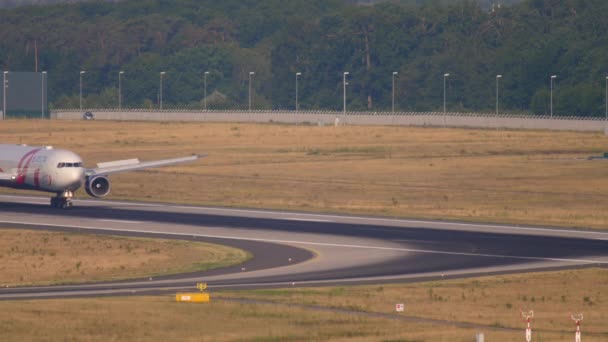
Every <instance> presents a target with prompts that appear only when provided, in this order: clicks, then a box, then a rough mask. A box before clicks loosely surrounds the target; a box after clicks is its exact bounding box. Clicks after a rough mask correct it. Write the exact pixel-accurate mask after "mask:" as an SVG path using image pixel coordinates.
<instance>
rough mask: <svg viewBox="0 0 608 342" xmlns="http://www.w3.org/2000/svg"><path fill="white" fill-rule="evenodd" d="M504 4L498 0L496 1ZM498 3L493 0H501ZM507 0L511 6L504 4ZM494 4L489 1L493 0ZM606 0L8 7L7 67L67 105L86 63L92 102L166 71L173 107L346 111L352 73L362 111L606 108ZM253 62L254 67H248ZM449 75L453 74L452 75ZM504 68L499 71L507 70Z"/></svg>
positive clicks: (144, 95)
mask: <svg viewBox="0 0 608 342" xmlns="http://www.w3.org/2000/svg"><path fill="white" fill-rule="evenodd" d="M495 2H498V1H495ZM495 2H492V3H495ZM506 2H508V1H502V2H500V3H506ZM486 4H487V3H486ZM607 18H608V2H607V1H605V0H525V1H522V2H519V3H516V4H512V5H502V6H500V7H498V6H491V7H489V8H486V7H483V6H481V5H480V3H479V2H477V1H466V0H463V1H441V0H436V1H433V0H428V1H415V0H409V1H408V0H402V1H394V2H393V1H388V2H381V3H379V4H375V5H373V6H357V5H351V4H348V3H347V2H346V1H343V0H290V1H281V0H264V1H258V0H223V1H216V0H172V1H168V0H137V1H135V0H125V1H120V2H117V3H108V2H103V1H97V2H85V3H78V4H70V5H67V4H63V5H52V6H35V7H22V8H15V9H7V10H1V11H0V23H1V25H2V30H0V66H1V67H2V69H3V70H11V71H35V70H36V67H37V68H38V71H41V70H46V71H47V72H48V75H49V76H48V80H49V100H50V102H51V103H52V106H53V107H55V108H66V107H77V106H78V94H79V76H80V74H79V73H80V70H85V71H86V73H85V74H84V75H83V82H84V89H85V90H84V94H85V95H84V96H85V104H86V106H87V107H115V106H116V105H117V93H118V73H119V71H124V74H123V76H122V77H123V78H122V94H123V104H124V106H128V107H137V108H141V107H146V108H147V107H150V108H152V107H155V106H157V102H158V93H159V88H160V86H159V74H160V72H161V71H165V72H166V74H165V75H164V76H165V77H164V84H163V91H164V95H163V99H164V100H163V102H164V105H165V106H166V107H180V108H200V107H201V106H202V103H203V102H202V101H203V94H204V92H203V88H204V86H203V84H204V78H205V77H204V72H205V71H208V72H209V74H208V75H207V94H208V97H207V103H208V106H209V108H246V107H247V104H248V94H249V93H248V89H249V80H250V79H251V80H252V82H251V86H252V93H253V98H254V99H255V100H254V107H255V108H256V109H262V108H263V109H270V108H273V109H282V108H287V109H293V108H294V106H295V101H294V97H295V84H296V76H295V75H296V73H301V75H300V76H299V77H298V87H299V103H300V108H301V109H330V110H339V109H341V108H342V92H343V84H342V82H343V77H344V75H343V73H344V72H345V71H348V72H349V75H348V77H347V82H348V86H347V94H348V95H347V102H348V108H349V109H352V110H374V111H376V110H378V111H382V110H390V108H391V99H392V97H391V95H392V77H393V72H397V73H398V74H397V76H396V78H395V93H396V96H395V98H396V103H395V107H396V108H397V109H398V110H415V111H433V110H442V108H443V89H444V88H443V87H444V80H445V81H446V93H447V102H448V110H450V111H493V110H494V108H495V101H496V97H495V96H496V84H497V82H498V81H499V89H500V107H501V110H502V111H508V112H531V113H535V114H544V113H547V112H548V110H549V82H550V76H551V75H557V78H556V79H555V80H554V93H553V96H554V111H556V112H558V113H560V114H573V115H603V113H604V96H605V82H606V78H605V77H606V75H607V72H608V70H607V69H608V65H607V64H608V59H607V58H606V57H605V56H606V55H607V52H608V44H606V40H608V36H607V35H606V34H605V32H606V31H607V29H608V19H607ZM250 72H255V74H253V75H250ZM445 73H449V74H450V76H449V77H444V74H445ZM498 74H500V75H502V78H500V79H499V80H498V79H497V78H496V75H498Z"/></svg>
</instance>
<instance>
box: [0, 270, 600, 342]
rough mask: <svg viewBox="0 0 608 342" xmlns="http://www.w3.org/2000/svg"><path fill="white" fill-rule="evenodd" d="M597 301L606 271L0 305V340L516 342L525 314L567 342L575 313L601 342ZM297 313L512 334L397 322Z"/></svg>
mask: <svg viewBox="0 0 608 342" xmlns="http://www.w3.org/2000/svg"><path fill="white" fill-rule="evenodd" d="M606 293H608V271H606V270H604V269H585V270H578V271H561V272H547V273H542V274H528V275H505V276H498V277H479V278H474V279H462V280H451V281H443V282H429V283H420V284H393V285H384V286H380V285H376V286H355V287H343V288H342V287H339V288H302V289H282V290H257V291H222V292H217V293H212V296H211V297H212V300H211V303H210V304H208V305H207V304H201V305H197V304H177V303H174V302H173V300H174V298H173V297H172V296H158V297H130V298H94V299H67V300H44V301H4V302H0V334H2V336H3V339H4V340H9V341H12V340H34V341H35V340H53V341H54V340H72V339H76V340H85V341H87V340H93V341H124V340H129V341H141V340H146V341H167V340H172V341H326V340H331V341H446V342H447V341H450V342H454V341H456V342H457V341H463V342H464V341H473V340H474V336H475V333H476V332H479V331H482V332H484V334H485V338H486V341H501V342H505V341H506V342H508V341H522V340H523V339H524V327H525V324H524V323H523V322H522V321H521V320H520V319H519V309H520V308H524V309H533V310H534V311H535V317H536V318H535V319H534V321H533V324H532V326H533V328H534V329H535V332H534V340H535V341H552V342H555V341H572V340H573V338H574V336H573V335H574V333H573V331H574V323H573V322H572V321H570V317H569V313H570V312H575V313H580V312H582V313H584V317H585V319H584V320H583V323H582V327H583V329H582V330H583V339H584V341H597V342H599V341H606V340H607V339H608V328H607V327H606V324H605V323H606V321H607V319H608V317H607V315H608V312H607V311H606V309H605V305H606V300H607V298H606ZM218 298H221V299H220V300H218ZM229 298H251V299H257V300H265V301H273V302H276V303H277V304H268V303H260V302H252V303H242V302H232V301H227V300H226V299H229ZM280 303H283V304H280ZM289 303H295V304H298V306H296V307H292V306H289V305H286V304H289ZM396 303H405V306H406V312H405V313H403V314H397V313H394V305H395V304H396ZM300 304H304V305H305V306H306V305H314V306H322V307H326V308H331V307H335V308H345V309H351V310H354V311H360V312H375V313H383V314H388V315H394V316H400V315H401V316H411V317H421V318H433V319H440V320H450V321H456V322H471V323H478V324H482V325H487V326H492V327H512V328H515V329H517V330H516V331H506V332H505V331H494V330H490V329H488V328H457V327H454V326H450V325H445V324H430V323H421V322H411V321H398V320H392V319H389V318H386V317H382V318H381V317H371V316H367V315H361V314H357V313H344V312H332V311H325V310H322V311H320V310H317V309H314V308H310V307H308V308H306V307H302V306H300ZM41 317H44V319H40V318H41Z"/></svg>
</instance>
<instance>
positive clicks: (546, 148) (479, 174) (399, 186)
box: [0, 120, 608, 229]
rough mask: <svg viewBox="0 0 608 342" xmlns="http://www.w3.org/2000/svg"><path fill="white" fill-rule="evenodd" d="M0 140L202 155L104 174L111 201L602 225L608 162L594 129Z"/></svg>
mask: <svg viewBox="0 0 608 342" xmlns="http://www.w3.org/2000/svg"><path fill="white" fill-rule="evenodd" d="M49 127H50V128H49ZM0 140H1V141H3V142H6V143H29V144H43V143H44V144H51V145H55V146H57V147H62V148H67V149H71V150H74V151H76V152H77V153H79V154H81V155H82V156H83V157H84V158H85V161H86V162H87V163H88V166H94V163H95V162H99V161H107V160H114V159H122V158H131V157H135V156H137V157H140V158H141V159H144V160H145V159H155V158H164V157H172V156H179V155H188V154H191V153H202V152H206V153H208V154H209V157H207V158H206V159H205V160H204V161H201V162H198V163H194V164H188V165H182V166H179V167H171V168H161V169H154V170H149V171H142V172H137V173H126V174H121V175H116V176H112V181H113V189H112V190H113V193H112V194H111V195H110V198H113V199H134V200H150V201H168V202H182V203H193V204H206V205H218V206H243V207H257V208H277V209H290V210H304V211H321V212H346V213H355V214H371V215H383V216H401V217H418V218H441V219H457V220H467V221H487V222H508V223H521V224H544V225H555V226H574V227H594V228H601V229H606V228H608V212H607V211H606V210H605V208H606V207H608V182H607V181H606V177H605V174H606V173H605V170H606V167H607V166H608V165H607V163H608V161H601V160H596V161H588V160H584V159H582V158H586V157H588V156H591V155H599V154H601V153H602V152H603V151H608V137H606V136H604V135H603V134H601V133H578V132H551V131H512V130H473V129H440V128H410V127H371V126H346V127H338V128H335V127H316V126H289V125H276V124H264V125H262V124H257V125H256V124H219V123H218V124H200V123H156V122H128V123H126V122H101V121H95V122H90V121H53V122H48V121H35V120H34V121H32V120H23V121H19V120H15V121H4V122H2V125H1V126H0ZM159 184H163V185H165V186H160V185H159ZM169 185H170V186H169ZM3 191H11V190H3ZM78 196H81V197H85V196H86V195H85V194H84V192H83V191H82V190H81V191H80V192H79V193H78Z"/></svg>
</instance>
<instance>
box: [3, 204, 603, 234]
mask: <svg viewBox="0 0 608 342" xmlns="http://www.w3.org/2000/svg"><path fill="white" fill-rule="evenodd" d="M0 197H6V198H26V199H35V200H41V199H40V198H39V197H31V196H11V195H0ZM81 201H82V202H85V203H99V204H105V205H112V204H115V205H127V206H141V207H165V208H175V209H188V210H197V211H219V212H236V213H250V214H258V215H259V214H273V215H283V216H285V215H290V216H302V219H306V217H318V218H319V219H320V220H330V221H329V222H341V221H340V220H362V221H368V222H386V223H397V224H399V223H400V224H423V225H427V226H425V227H420V228H433V227H429V226H428V225H438V226H443V227H446V228H449V227H471V228H477V229H484V228H490V229H497V228H498V229H511V230H515V231H517V230H519V231H538V232H553V233H574V234H578V235H580V237H581V238H583V236H585V235H595V236H606V238H600V237H591V238H588V239H594V240H608V232H600V231H586V230H572V229H555V228H541V227H521V226H510V225H499V224H479V223H461V222H441V221H424V220H408V219H391V218H382V217H364V216H347V215H331V214H314V213H293V212H281V211H272V210H254V209H231V208H214V207H196V206H184V205H174V204H162V203H157V204H155V203H138V202H115V201H99V200H86V199H85V200H78V201H77V202H81ZM274 219H285V218H282V217H278V218H274Z"/></svg>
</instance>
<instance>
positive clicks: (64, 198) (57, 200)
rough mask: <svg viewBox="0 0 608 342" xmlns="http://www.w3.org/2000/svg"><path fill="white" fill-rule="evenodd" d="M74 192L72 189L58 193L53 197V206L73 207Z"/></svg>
mask: <svg viewBox="0 0 608 342" xmlns="http://www.w3.org/2000/svg"><path fill="white" fill-rule="evenodd" d="M73 196H74V193H72V192H71V191H67V190H66V191H64V192H59V193H57V196H55V197H51V207H53V208H61V209H67V208H71V207H72V205H73V204H72V197H73Z"/></svg>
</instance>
